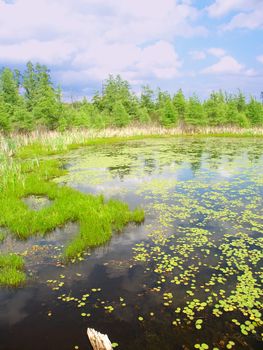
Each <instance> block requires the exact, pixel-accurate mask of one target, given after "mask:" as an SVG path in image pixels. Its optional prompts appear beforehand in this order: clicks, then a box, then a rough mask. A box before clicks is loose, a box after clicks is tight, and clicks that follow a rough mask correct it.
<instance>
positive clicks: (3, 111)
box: [0, 95, 11, 131]
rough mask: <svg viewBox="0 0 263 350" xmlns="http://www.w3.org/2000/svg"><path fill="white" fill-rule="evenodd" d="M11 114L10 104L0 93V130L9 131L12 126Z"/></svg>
mask: <svg viewBox="0 0 263 350" xmlns="http://www.w3.org/2000/svg"><path fill="white" fill-rule="evenodd" d="M10 124H11V121H10V114H9V111H8V106H7V104H6V103H5V102H4V99H3V97H2V96H1V95H0V130H3V131H9V130H10V127H11V125H10Z"/></svg>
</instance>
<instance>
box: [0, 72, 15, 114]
mask: <svg viewBox="0 0 263 350" xmlns="http://www.w3.org/2000/svg"><path fill="white" fill-rule="evenodd" d="M0 96H2V98H3V100H4V102H5V103H6V104H9V105H10V106H12V107H13V106H15V105H16V104H17V101H18V98H19V94H18V86H17V83H16V80H15V76H14V73H13V72H12V71H11V70H10V69H9V68H4V69H3V70H2V72H1V74H0Z"/></svg>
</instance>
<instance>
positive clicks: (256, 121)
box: [246, 97, 263, 126]
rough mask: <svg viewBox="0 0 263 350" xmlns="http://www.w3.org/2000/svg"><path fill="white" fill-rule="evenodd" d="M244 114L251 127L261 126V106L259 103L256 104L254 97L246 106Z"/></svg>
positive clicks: (262, 116) (262, 113)
mask: <svg viewBox="0 0 263 350" xmlns="http://www.w3.org/2000/svg"><path fill="white" fill-rule="evenodd" d="M246 114H247V117H248V120H249V121H250V123H251V125H255V126H262V125H263V105H262V104H261V103H260V102H258V101H257V100H256V99H255V98H254V97H251V98H250V101H249V103H248V105H247V111H246Z"/></svg>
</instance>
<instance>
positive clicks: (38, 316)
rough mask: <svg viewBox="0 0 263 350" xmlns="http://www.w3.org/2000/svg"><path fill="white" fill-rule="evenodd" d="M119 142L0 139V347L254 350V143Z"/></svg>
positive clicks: (257, 324)
mask: <svg viewBox="0 0 263 350" xmlns="http://www.w3.org/2000/svg"><path fill="white" fill-rule="evenodd" d="M112 132H114V131H112ZM122 133H123V136H129V137H130V139H128V138H127V137H126V139H125V138H123V139H121V138H120V137H119V138H117V137H115V138H107V137H106V136H109V134H104V135H101V136H104V138H100V139H97V138H95V137H94V136H97V134H96V133H94V134H93V139H92V137H91V135H90V138H89V141H87V138H86V136H87V132H84V131H82V132H79V134H78V135H79V137H76V134H75V136H74V134H73V133H72V134H70V133H69V134H68V135H67V134H64V135H60V134H56V133H51V134H49V135H50V136H51V138H50V139H49V140H48V138H47V137H46V136H44V135H45V134H42V137H37V136H36V137H35V139H34V138H33V139H29V138H27V137H26V136H24V137H22V136H20V137H19V138H17V139H16V142H17V143H14V142H12V141H11V140H10V139H8V138H3V139H2V163H1V164H2V166H1V172H2V175H4V176H1V180H0V186H1V195H0V206H1V209H2V208H3V209H2V213H3V214H2V215H1V218H0V226H1V234H2V235H1V236H0V237H2V238H1V240H0V242H1V243H0V250H1V257H0V276H1V278H0V281H1V284H2V285H7V284H9V285H18V284H19V283H18V282H17V281H19V282H20V283H21V282H22V286H21V287H20V288H18V289H8V288H3V287H2V288H1V290H0V301H1V314H0V324H1V331H2V333H1V342H2V343H1V346H3V349H5V350H7V349H8V350H9V349H10V350H11V349H20V348H21V346H22V348H27V349H28V350H30V349H33V348H35V344H36V342H37V339H39V338H42V339H44V341H43V342H41V343H39V342H38V348H39V349H41V350H42V349H46V348H50V349H53V348H54V349H56V348H60V349H68V348H71V349H74V348H75V347H79V349H86V348H87V344H86V339H85V337H84V336H83V334H84V332H85V328H86V327H87V326H92V327H94V328H97V329H99V330H101V331H102V332H104V333H107V334H109V335H110V338H111V339H112V340H113V341H114V343H118V344H119V345H118V346H119V348H120V349H142V348H145V349H151V350H153V349H160V348H163V349H167V350H170V349H174V348H175V347H176V348H178V349H194V348H196V349H231V348H233V349H251V350H252V349H260V346H261V340H262V314H261V312H262V311H261V310H262V288H261V280H262V269H261V265H260V263H261V259H262V244H263V241H262V231H263V217H262V210H263V202H262V186H263V177H262V174H263V151H262V150H263V142H262V138H251V137H245V138H231V137H228V138H217V137H204V136H202V137H201V136H200V137H193V136H192V137H184V136H176V137H168V136H166V137H162V138H160V137H155V138H150V137H149V138H147V137H144V138H142V137H140V138H139V137H138V134H139V131H138V132H137V134H136V133H135V134H134V135H132V134H131V133H130V134H128V131H127V134H125V129H123V130H122ZM164 133H165V132H164ZM156 134H157V132H156ZM111 136H114V134H111ZM79 146H88V147H81V148H79ZM10 154H11V155H12V157H10ZM32 196H33V197H32ZM34 196H35V197H34ZM25 198H27V200H26V201H28V198H30V201H33V202H34V201H35V202H36V203H38V201H39V198H40V202H41V203H42V204H41V205H40V206H39V207H38V205H39V203H38V204H34V205H33V207H32V206H30V205H29V204H28V202H25ZM43 198H44V199H43ZM42 199H43V200H44V203H45V205H43V202H42ZM35 202H34V203H35ZM31 204H32V203H31ZM138 208H139V209H138ZM142 222H143V224H140V225H137V223H142ZM118 232H121V234H118ZM112 233H114V234H113V235H112ZM94 247H95V248H94ZM6 276H7V277H6ZM62 323H63V329H62V328H61V329H60V327H58V325H59V324H62ZM32 324H34V325H35V326H34V333H35V335H34V336H33V339H32V333H31V331H30V325H32ZM36 325H37V326H36ZM10 326H12V327H10ZM29 333H30V337H29ZM14 334H16V336H19V339H20V343H19V344H18V343H17V341H16V338H15V337H14V336H13V335H14ZM47 334H48V336H47ZM134 334H136V337H134ZM22 335H23V336H22ZM27 335H28V336H27ZM2 344H3V345H2Z"/></svg>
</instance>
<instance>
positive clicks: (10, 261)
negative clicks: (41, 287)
mask: <svg viewBox="0 0 263 350" xmlns="http://www.w3.org/2000/svg"><path fill="white" fill-rule="evenodd" d="M24 265H25V264H24V260H23V258H22V257H21V256H18V255H16V254H5V255H2V254H0V286H9V287H17V286H19V285H20V284H22V283H24V282H25V280H26V275H25V273H24V272H23V269H24Z"/></svg>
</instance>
